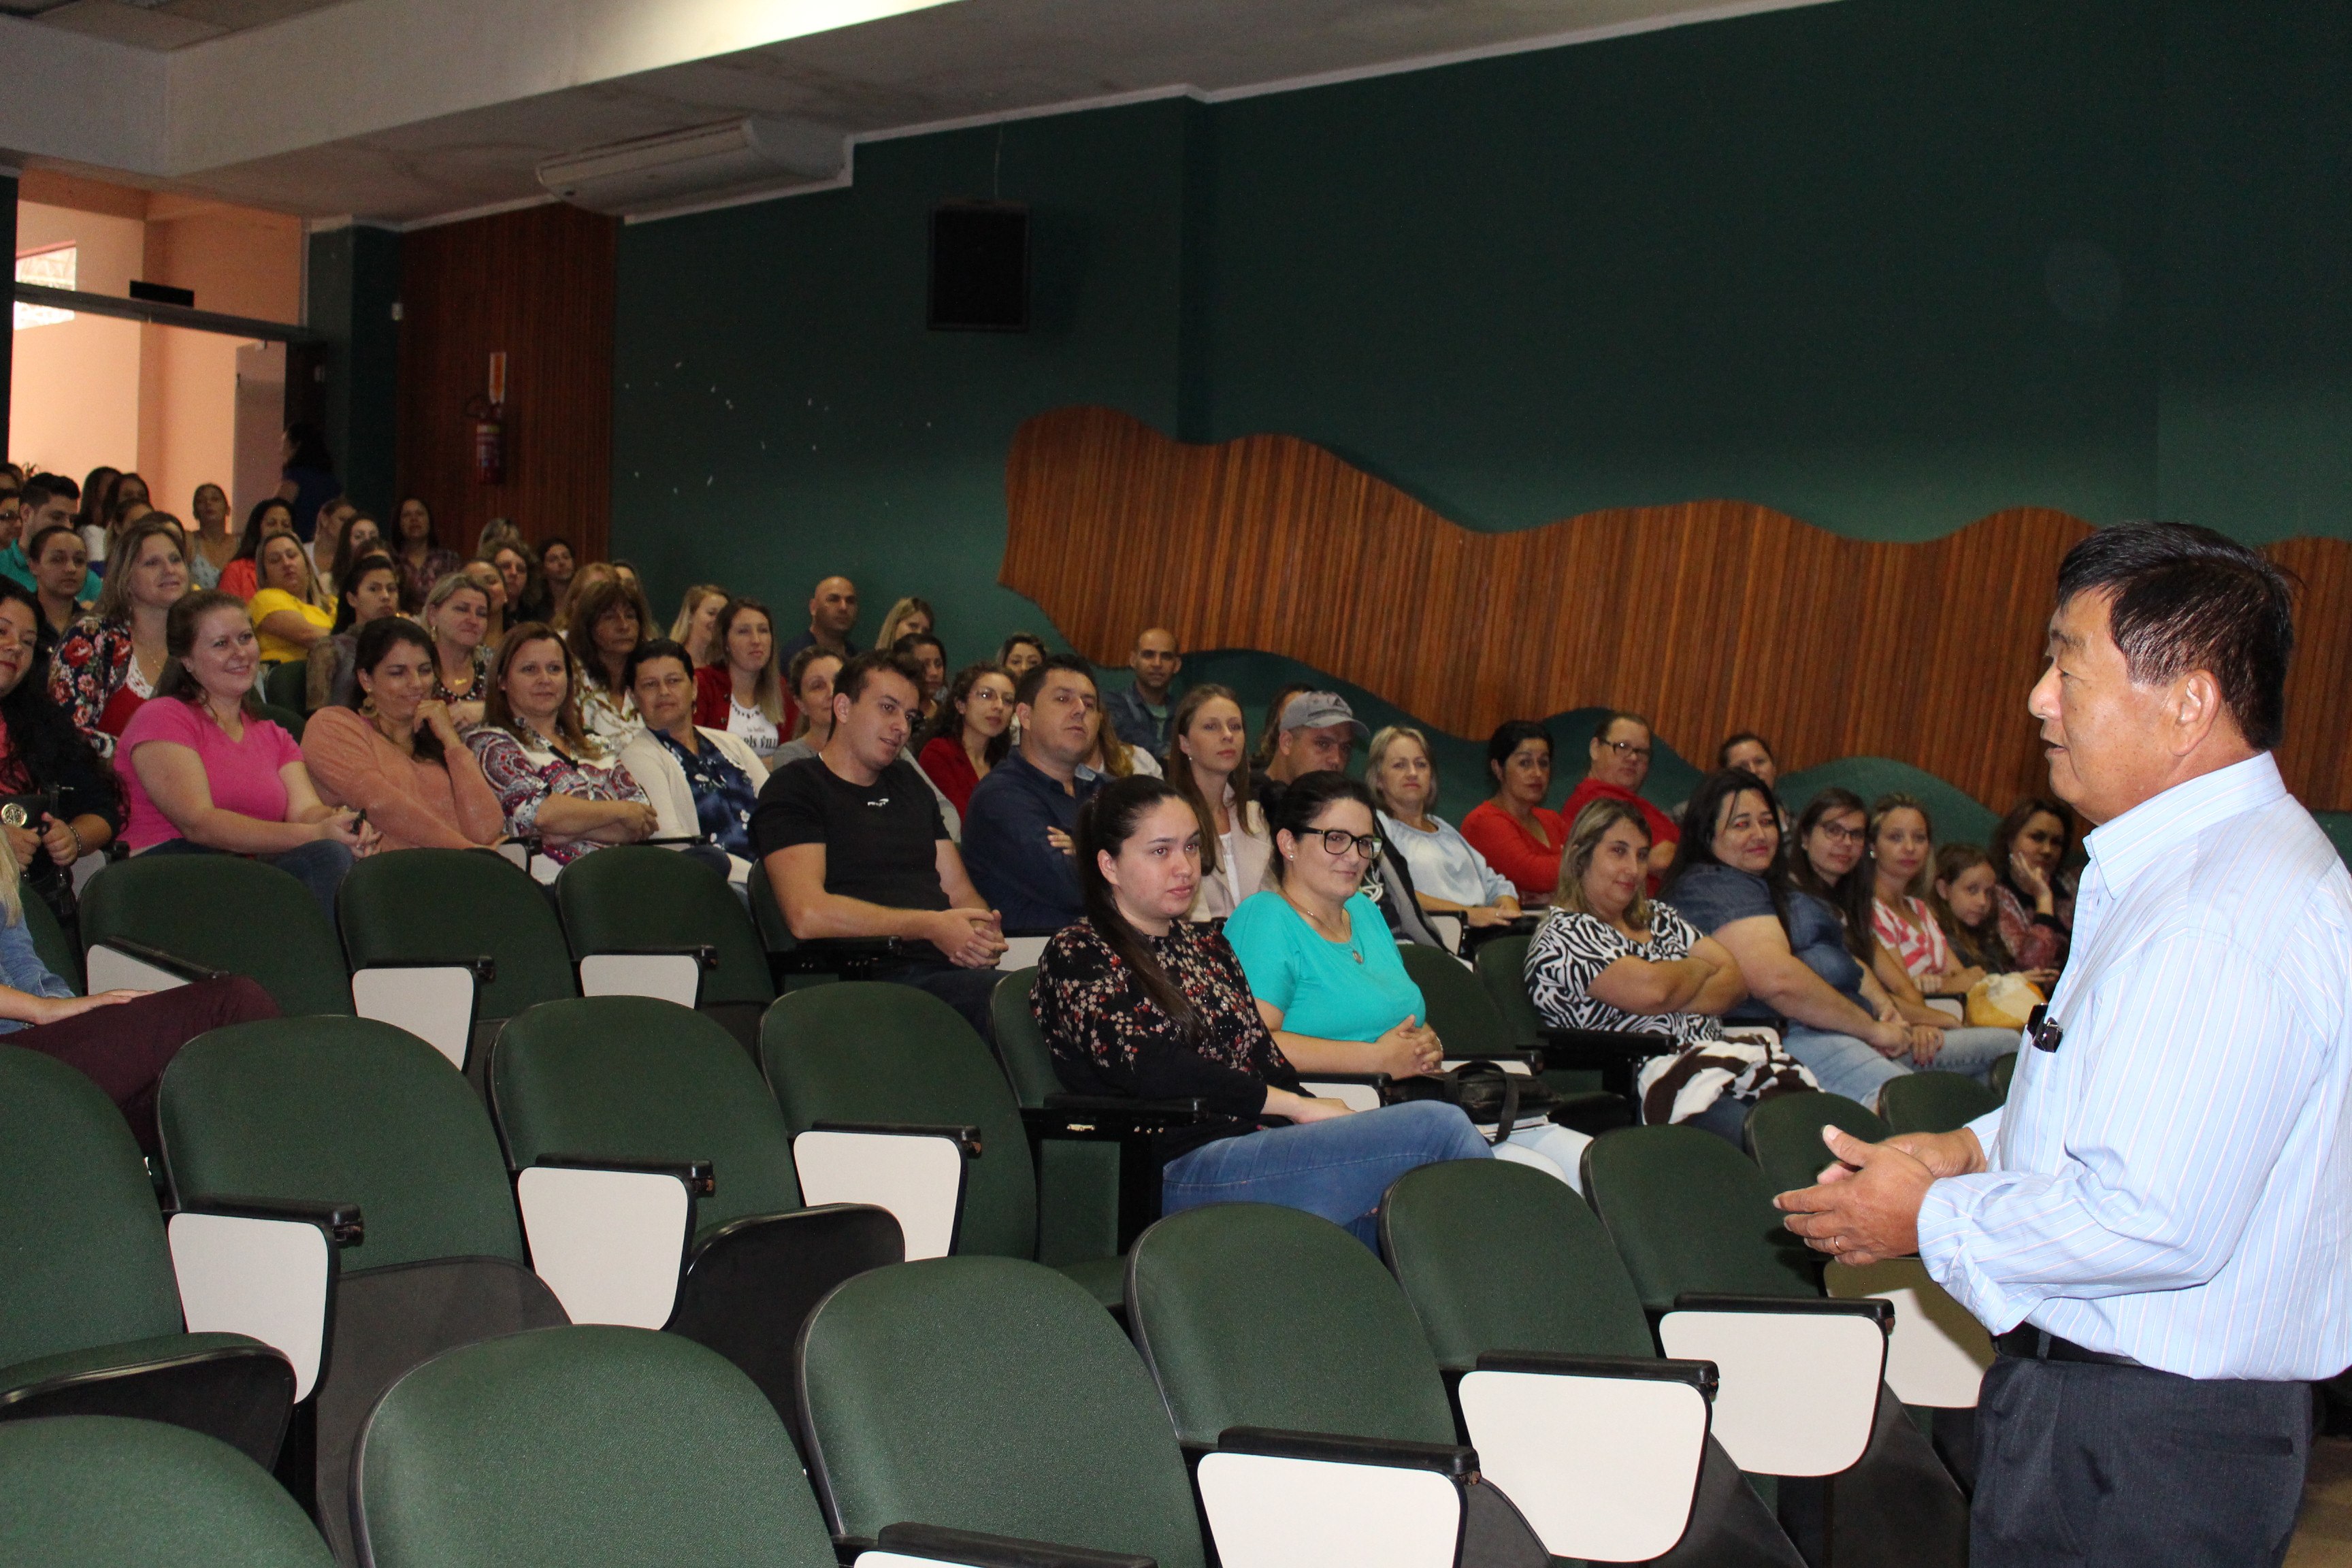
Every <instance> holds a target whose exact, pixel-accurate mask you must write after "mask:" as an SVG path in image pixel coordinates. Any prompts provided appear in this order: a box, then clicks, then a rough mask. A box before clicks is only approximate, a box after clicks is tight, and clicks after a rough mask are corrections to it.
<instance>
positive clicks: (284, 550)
mask: <svg viewBox="0 0 2352 1568" xmlns="http://www.w3.org/2000/svg"><path fill="white" fill-rule="evenodd" d="M260 560H261V586H260V587H259V588H257V589H256V590H255V591H254V595H253V597H252V599H251V600H250V601H249V602H248V603H247V606H246V609H247V614H248V615H249V616H252V618H253V629H254V631H255V633H256V634H257V637H259V639H260V648H261V658H262V662H263V663H265V664H286V663H289V662H291V661H293V660H295V659H307V658H310V650H311V649H312V648H313V647H317V646H318V645H319V644H320V643H322V642H324V641H326V640H327V638H328V637H331V636H332V635H333V633H334V629H335V605H334V601H333V600H332V599H331V598H329V597H328V596H327V595H326V594H325V593H324V592H323V591H322V590H321V589H320V586H319V574H317V573H316V572H315V571H313V570H312V569H311V566H310V552H309V551H307V550H305V549H303V548H302V542H301V541H300V540H299V539H297V538H295V537H294V536H293V535H292V534H290V533H273V534H271V535H270V536H269V538H268V541H267V542H265V543H264V544H263V545H262V547H261V556H260ZM215 592H217V590H215Z"/></svg>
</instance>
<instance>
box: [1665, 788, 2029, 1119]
mask: <svg viewBox="0 0 2352 1568" xmlns="http://www.w3.org/2000/svg"><path fill="white" fill-rule="evenodd" d="M1666 898H1667V899H1668V900H1670V901H1671V902H1672V903H1673V904H1674V906H1675V910H1676V911H1677V912H1678V913H1680V914H1681V915H1682V916H1683V918H1684V919H1685V920H1687V921H1690V922H1691V924H1692V925H1693V926H1695V927H1696V928H1697V929H1698V930H1699V931H1701V932H1703V933H1705V934H1706V935H1708V936H1711V937H1713V938H1715V939H1716V940H1717V942H1721V943H1722V944H1723V945H1724V946H1725V947H1726V948H1727V949H1729V950H1730V952H1731V956H1732V957H1733V958H1734V959H1736V960H1738V964H1739V978H1740V981H1741V983H1742V984H1745V985H1746V986H1747V988H1748V998H1749V999H1748V1001H1747V1002H1745V1003H1742V1004H1741V1005H1738V1006H1737V1007H1734V1008H1733V1009H1732V1010H1731V1011H1730V1012H1728V1013H1727V1014H1726V1015H1725V1021H1726V1022H1727V1023H1731V1024H1762V1025H1765V1026H1769V1027H1777V1028H1779V1029H1780V1031H1781V1043H1782V1045H1783V1046H1784V1047H1786V1048H1787V1050H1788V1053H1789V1054H1790V1056H1792V1057H1794V1058H1797V1060H1799V1061H1800V1062H1802V1063H1803V1064H1804V1065H1805V1066H1806V1068H1809V1069H1811V1072H1812V1075H1813V1077H1814V1078H1815V1079H1817V1080H1818V1081H1819V1082H1820V1084H1821V1086H1822V1088H1823V1089H1827V1090H1828V1091H1829V1092H1830V1093H1832V1094H1843V1095H1844V1096H1845V1097H1846V1098H1847V1099H1849V1100H1859V1101H1861V1102H1862V1103H1863V1104H1864V1105H1868V1106H1873V1107H1874V1106H1875V1105H1876V1103H1877V1100H1878V1091H1879V1089H1880V1087H1881V1086H1883V1085H1884V1084H1885V1082H1886V1080H1887V1079H1892V1078H1899V1077H1901V1076H1902V1075H1903V1074H1905V1073H1907V1072H1909V1071H1911V1070H1912V1069H1911V1067H1910V1065H1909V1064H1910V1063H1911V1062H1913V1061H1918V1062H1926V1061H1932V1060H1934V1059H1935V1058H1937V1055H1938V1054H1939V1053H1942V1052H1943V1051H1944V1049H1945V1041H1944V1031H1942V1030H1940V1029H1937V1028H1936V1027H1934V1026H1931V1025H1927V1024H1908V1023H1906V1022H1905V1021H1904V1019H1903V1016H1902V1015H1901V1014H1900V1013H1899V1012H1898V1011H1896V1009H1895V1004H1894V1003H1893V1002H1892V1001H1891V1000H1889V999H1888V998H1887V997H1886V994H1885V992H1884V991H1882V990H1880V989H1879V987H1878V985H1877V983H1876V982H1875V981H1874V980H1873V979H1872V978H1871V977H1870V972H1869V971H1868V969H1866V968H1865V967H1864V965H1863V964H1862V963H1861V962H1860V961H1859V960H1857V959H1856V958H1855V957H1854V956H1853V953H1852V952H1849V951H1847V948H1846V942H1845V923H1844V921H1843V919H1842V918H1841V916H1840V914H1839V911H1838V910H1836V909H1835V908H1833V907H1832V906H1831V905H1830V904H1828V903H1826V902H1824V901H1822V900H1821V899H1818V898H1816V897H1814V896H1813V895H1812V894H1811V893H1808V892H1805V891H1804V890H1802V889H1800V888H1798V887H1796V886H1795V885H1794V884H1793V883H1792V882H1791V880H1790V875H1789V870H1788V867H1787V864H1786V860H1785V858H1784V857H1783V855H1782V853H1781V846H1780V802H1779V801H1778V800H1777V799H1775V798H1774V796H1773V795H1772V792H1771V791H1770V790H1769V789H1767V788H1766V787H1765V786H1764V785H1763V784H1759V783H1758V782H1757V779H1756V776H1755V775H1754V774H1753V773H1739V772H1735V771H1726V772H1722V773H1711V774H1709V775H1708V776H1707V777H1706V780H1705V781H1704V782H1702V783H1701V784H1700V785H1699V788H1698V793H1697V794H1696V795H1692V796H1691V800H1690V804H1689V805H1687V806H1685V807H1684V810H1683V835H1682V842H1681V845H1680V847H1678V848H1677V849H1676V851H1675V864H1674V868H1673V869H1672V870H1671V871H1670V872H1669V873H1668V874H1667V877H1666ZM1953 1054H1954V1056H1955V1057H1957V1056H1958V1053H1957V1052H1955V1053H1953ZM1990 1061H1991V1058H1990V1057H1987V1058H1985V1059H1984V1060H1982V1061H1971V1062H1965V1063H1963V1062H1961V1061H1958V1060H1947V1061H1945V1062H1943V1063H1941V1064H1939V1065H1941V1066H1942V1067H1945V1068H1952V1069H1955V1070H1967V1071H1972V1072H1974V1073H1975V1074H1976V1075H1977V1076H1978V1077H1979V1078H1981V1077H1982V1076H1983V1075H1984V1072H1985V1069H1986V1068H1988V1067H1989V1066H1990Z"/></svg>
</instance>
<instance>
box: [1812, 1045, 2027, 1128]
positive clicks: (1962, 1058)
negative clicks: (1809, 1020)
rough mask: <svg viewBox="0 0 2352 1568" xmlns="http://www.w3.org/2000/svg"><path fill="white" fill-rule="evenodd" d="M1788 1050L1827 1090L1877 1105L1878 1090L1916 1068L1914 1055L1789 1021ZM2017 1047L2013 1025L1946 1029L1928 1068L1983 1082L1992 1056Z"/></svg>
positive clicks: (1990, 1065) (1865, 1103)
mask: <svg viewBox="0 0 2352 1568" xmlns="http://www.w3.org/2000/svg"><path fill="white" fill-rule="evenodd" d="M1780 1043H1781V1044H1782V1045H1784V1046H1786V1047H1788V1051H1789V1054H1790V1056H1792V1057H1794V1058H1797V1059H1798V1060H1799V1061H1801V1062H1802V1063H1804V1064H1805V1066H1807V1067H1809V1068H1811V1069H1812V1072H1813V1076H1814V1077H1815V1078H1817V1079H1821V1083H1822V1089H1823V1091H1824V1092H1826V1093H1830V1094H1842V1095H1843V1096H1845V1097H1846V1098H1847V1099H1848V1100H1859V1101H1861V1102H1862V1103H1863V1104H1864V1105H1866V1106H1868V1107H1870V1108H1871V1109H1872V1110H1877V1109H1878V1091H1879V1090H1880V1089H1882V1088H1884V1087H1885V1084H1886V1080H1887V1079H1891V1078H1901V1077H1902V1076H1904V1075H1905V1074H1906V1073H1908V1072H1912V1071H1915V1070H1916V1069H1915V1068H1913V1067H1912V1066H1911V1062H1910V1058H1907V1057H1906V1058H1904V1059H1903V1060H1901V1061H1894V1060H1890V1059H1889V1058H1885V1057H1882V1056H1880V1055H1879V1054H1878V1053H1877V1051H1875V1050H1874V1049H1873V1048H1872V1047H1870V1046H1868V1045H1866V1044H1864V1042H1863V1041H1861V1040H1858V1039H1856V1038H1854V1037H1853V1036H1852V1035H1830V1034H1824V1033H1822V1031H1821V1030H1819V1029H1815V1028H1810V1027H1808V1026H1805V1025H1803V1024H1790V1026H1789V1032H1788V1034H1787V1035H1786V1036H1785V1037H1783V1038H1782V1039H1781V1042H1780ZM2015 1049H2017V1031H2016V1030H2014V1029H1947V1030H1945V1031H1944V1048H1943V1049H1942V1050H1941V1051H1940V1052H1938V1053H1937V1057H1936V1059H1935V1060H1934V1061H1933V1062H1930V1063H1929V1064H1928V1066H1927V1070H1928V1071H1930V1072H1958V1073H1966V1074H1968V1076H1969V1077H1970V1078H1972V1079H1976V1080H1977V1081H1978V1082H1979V1083H1982V1082H1984V1081H1985V1075H1986V1074H1987V1073H1988V1072H1990V1070H1991V1068H1992V1064H1993V1060H1994V1058H1998V1057H2004V1056H2007V1055H2008V1054H2009V1053H2010V1052H2011V1051H2013V1050H2015Z"/></svg>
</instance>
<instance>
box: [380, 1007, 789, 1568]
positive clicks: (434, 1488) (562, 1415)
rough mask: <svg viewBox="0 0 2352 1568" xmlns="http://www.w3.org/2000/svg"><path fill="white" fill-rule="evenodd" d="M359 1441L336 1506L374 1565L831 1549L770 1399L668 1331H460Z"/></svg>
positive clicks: (723, 1564)
mask: <svg viewBox="0 0 2352 1568" xmlns="http://www.w3.org/2000/svg"><path fill="white" fill-rule="evenodd" d="M736 1054H737V1055H739V1056H740V1055H741V1054H742V1053H741V1048H740V1047H736ZM360 1445H361V1446H360V1451H359V1455H358V1458H357V1460H356V1462H355V1464H354V1466H353V1477H354V1481H355V1485H354V1487H353V1489H352V1497H353V1513H354V1515H355V1516H356V1517H357V1519H358V1520H359V1521H360V1531H359V1534H360V1537H361V1539H362V1541H363V1542H365V1545H366V1552H367V1555H368V1558H369V1559H370V1560H371V1561H373V1563H374V1564H375V1568H426V1565H428V1564H430V1565H432V1568H441V1565H443V1564H447V1563H499V1564H501V1568H575V1565H577V1564H581V1563H693V1564H696V1565H697V1568H753V1565H754V1564H757V1565H758V1568H831V1565H832V1563H833V1561H834V1555H833V1544H832V1542H830V1541H829V1540H828V1539H827V1538H826V1535H825V1531H824V1520H823V1519H822V1518H820V1517H819V1516H818V1513H817V1509H816V1502H815V1500H814V1499H813V1498H811V1497H810V1496H809V1490H808V1483H807V1482H806V1481H805V1480H803V1479H802V1476H801V1467H800V1461H799V1458H798V1456H796V1455H795V1454H794V1453H793V1444H792V1439H791V1438H790V1437H789V1436H786V1435H785V1432H784V1427H783V1423H782V1421H780V1420H779V1419H778V1418H777V1416H776V1412H775V1407H774V1406H773V1405H770V1404H769V1403H768V1400H767V1396H766V1395H765V1394H761V1392H760V1391H759V1389H758V1388H757V1387H756V1386H755V1385H754V1384H752V1382H751V1379H750V1378H748V1377H746V1376H744V1375H743V1373H740V1372H739V1371H737V1370H736V1369H735V1367H734V1366H733V1365H731V1364H730V1363H729V1362H728V1361H727V1359H726V1358H725V1357H723V1356H721V1355H719V1353H718V1352H716V1351H710V1350H706V1349H704V1348H703V1347H702V1346H700V1345H698V1344H696V1343H695V1342H693V1341H691V1340H688V1339H685V1338H683V1337H681V1336H679V1335H677V1334H664V1333H655V1332H653V1331H649V1330H645V1329H624V1328H612V1327H589V1326H585V1325H583V1326H579V1327H566V1328H553V1329H534V1330H531V1331H528V1332H525V1333H520V1334H509V1335H507V1336H505V1337H504V1338H501V1339H494V1340H484V1341H481V1342H478V1343H475V1344H469V1345H465V1346H461V1347H460V1348H458V1349H457V1350H453V1351H450V1352H447V1353H446V1354H445V1355H441V1356H437V1357H436V1358H435V1359H433V1360H432V1361H429V1362H427V1363H425V1364H424V1365H423V1366H421V1367H418V1368H417V1369H416V1370H415V1372H412V1373H409V1374H408V1375H407V1376H406V1377H404V1378H402V1379H401V1380H400V1381H399V1382H398V1383H396V1384H394V1385H393V1387H392V1389H391V1391H390V1392H389V1393H387V1394H385V1395H384V1396H383V1403H382V1404H380V1405H377V1406H376V1408H375V1413H374V1414H373V1415H371V1416H369V1417H368V1424H367V1428H366V1430H365V1432H364V1433H362V1436H361V1438H360Z"/></svg>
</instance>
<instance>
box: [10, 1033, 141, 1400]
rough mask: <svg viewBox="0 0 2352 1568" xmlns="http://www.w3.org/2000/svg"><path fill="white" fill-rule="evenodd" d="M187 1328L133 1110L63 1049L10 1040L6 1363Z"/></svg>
mask: <svg viewBox="0 0 2352 1568" xmlns="http://www.w3.org/2000/svg"><path fill="white" fill-rule="evenodd" d="M179 1331H180V1287H179V1282H178V1280H177V1279H175V1278H174V1277H173V1273H172V1255H171V1251H170V1249H169V1248H168V1247H166V1246H165V1245H164V1241H163V1215H162V1214H161V1213H160V1212H159V1211H158V1210H157V1209H156V1206H155V1189H154V1188H153V1187H152V1185H151V1184H149V1183H148V1180H147V1170H146V1166H145V1165H144V1164H143V1163H142V1162H141V1160H140V1157H139V1145H138V1143H137V1142H134V1141H133V1140H132V1138H131V1128H130V1126H129V1125H128V1124H127V1123H126V1122H124V1121H123V1120H122V1113H121V1111H119V1110H115V1109H114V1103H113V1101H111V1100H108V1099H107V1098H106V1095H105V1094H104V1092H103V1091H101V1090H100V1089H99V1087H98V1086H97V1085H96V1084H94V1083H92V1082H90V1081H89V1079H87V1078H85V1077H83V1076H82V1075H81V1074H80V1073H79V1072H77V1071H75V1070H74V1069H73V1068H69V1067H68V1066H67V1065H66V1064H65V1063H63V1062H61V1061H58V1059H57V1058H54V1057H46V1056H43V1055H42V1054H41V1053H39V1052H38V1051H28V1050H26V1049H25V1048H24V1047H21V1046H9V1045H0V1366H10V1365H13V1364H15V1363H17V1362H25V1361H31V1360H34V1359H35V1358H36V1357H39V1356H46V1355H56V1354H59V1353H61V1352H66V1351H77V1350H85V1349H88V1348H89V1346H92V1345H105V1344H116V1343H120V1342H124V1341H127V1340H146V1339H155V1338H159V1337H161V1336H163V1335H164V1334H176V1333H178V1332H179ZM0 1430H6V1428H5V1427H4V1426H0Z"/></svg>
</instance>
